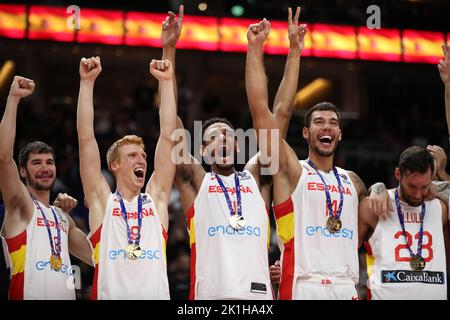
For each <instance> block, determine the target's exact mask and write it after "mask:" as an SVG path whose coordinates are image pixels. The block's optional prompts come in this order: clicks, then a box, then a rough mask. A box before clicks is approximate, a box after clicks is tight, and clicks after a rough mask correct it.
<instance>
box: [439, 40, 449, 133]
mask: <svg viewBox="0 0 450 320" xmlns="http://www.w3.org/2000/svg"><path fill="white" fill-rule="evenodd" d="M442 50H443V51H444V59H443V60H441V61H440V62H439V64H438V69H439V73H440V75H441V79H442V82H443V83H444V86H445V91H444V97H445V115H446V118H447V129H448V134H449V137H450V46H446V45H445V44H444V45H442ZM449 139H450V138H449Z"/></svg>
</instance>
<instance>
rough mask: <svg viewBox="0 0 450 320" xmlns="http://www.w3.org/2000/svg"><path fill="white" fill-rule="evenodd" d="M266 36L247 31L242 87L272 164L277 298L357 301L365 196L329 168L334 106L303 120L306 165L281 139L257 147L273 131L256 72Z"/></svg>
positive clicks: (336, 132)
mask: <svg viewBox="0 0 450 320" xmlns="http://www.w3.org/2000/svg"><path fill="white" fill-rule="evenodd" d="M269 32H270V23H269V21H267V20H265V19H264V20H263V21H261V22H260V23H258V24H253V25H250V27H249V30H248V32H247V39H248V51H247V66H246V88H247V97H248V100H249V105H250V109H251V112H252V118H253V125H254V127H255V129H256V131H257V134H258V142H259V147H260V152H261V155H263V154H264V155H266V154H267V155H268V156H269V157H270V158H271V159H264V162H265V163H267V162H268V161H269V160H270V161H272V162H273V161H279V171H278V172H274V174H273V179H274V190H273V197H274V204H275V206H274V212H275V216H276V220H277V233H278V238H279V243H280V244H281V282H280V289H279V293H280V299H357V298H358V294H357V291H356V287H355V285H356V284H357V282H358V272H359V267H358V252H357V249H358V239H357V234H356V230H357V215H358V198H362V197H363V196H365V195H366V189H365V187H364V184H363V183H362V181H361V180H360V179H359V177H358V176H357V175H356V174H354V173H353V172H350V171H346V170H343V169H341V168H337V167H335V166H334V164H333V155H334V151H335V150H336V148H337V145H338V142H339V141H340V140H341V129H340V117H339V113H338V111H337V109H336V107H335V106H334V105H333V104H331V103H327V102H323V103H319V104H318V105H316V106H314V107H313V108H312V109H310V110H309V111H308V113H307V114H306V117H305V127H304V128H303V137H304V138H305V139H307V140H308V145H309V156H308V159H307V160H306V161H300V162H299V160H298V158H297V155H296V154H295V152H294V151H293V150H292V149H291V148H290V147H289V145H288V144H287V143H286V142H285V141H284V140H282V139H280V140H279V141H272V142H271V143H268V144H264V143H260V142H261V138H264V137H263V136H262V134H263V131H260V129H269V130H267V131H266V132H267V135H269V133H270V130H273V129H275V130H277V129H278V126H277V122H276V121H275V119H274V117H273V115H272V113H271V112H270V111H269V108H268V105H267V83H266V81H265V73H264V65H263V44H264V42H265V40H266V39H267V37H268V35H269ZM265 138H266V139H265V140H266V141H270V137H265ZM263 140H264V139H263ZM277 143H278V147H279V149H278V150H277V147H276V144H277ZM272 144H274V145H272ZM278 154H279V156H278Z"/></svg>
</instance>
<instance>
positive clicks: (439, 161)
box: [427, 145, 450, 181]
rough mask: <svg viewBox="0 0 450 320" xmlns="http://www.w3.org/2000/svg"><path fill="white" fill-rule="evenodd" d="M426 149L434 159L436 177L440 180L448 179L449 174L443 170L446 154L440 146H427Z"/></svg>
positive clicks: (445, 163) (449, 178)
mask: <svg viewBox="0 0 450 320" xmlns="http://www.w3.org/2000/svg"><path fill="white" fill-rule="evenodd" d="M427 150H428V151H429V152H430V154H431V155H432V156H433V158H434V159H435V160H436V162H435V164H436V168H435V169H436V177H437V178H438V179H439V180H441V181H450V175H449V174H448V173H447V171H445V169H446V167H447V155H446V154H445V151H444V149H443V148H442V147H440V146H436V145H434V146H427Z"/></svg>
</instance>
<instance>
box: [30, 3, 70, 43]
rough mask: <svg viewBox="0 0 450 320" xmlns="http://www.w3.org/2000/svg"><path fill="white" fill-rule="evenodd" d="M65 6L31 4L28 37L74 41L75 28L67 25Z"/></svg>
mask: <svg viewBox="0 0 450 320" xmlns="http://www.w3.org/2000/svg"><path fill="white" fill-rule="evenodd" d="M68 18H69V17H68V15H67V12H66V8H60V7H44V6H32V7H30V13H29V16H28V23H29V31H28V37H29V38H30V39H36V40H56V41H68V42H70V41H74V40H75V30H74V29H69V28H68V27H67V20H68Z"/></svg>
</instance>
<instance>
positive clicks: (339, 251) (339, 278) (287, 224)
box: [274, 160, 359, 300]
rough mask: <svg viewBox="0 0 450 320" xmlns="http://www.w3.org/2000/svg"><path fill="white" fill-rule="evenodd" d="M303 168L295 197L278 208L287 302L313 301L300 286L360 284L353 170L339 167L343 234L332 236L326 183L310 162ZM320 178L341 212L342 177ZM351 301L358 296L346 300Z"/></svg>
mask: <svg viewBox="0 0 450 320" xmlns="http://www.w3.org/2000/svg"><path fill="white" fill-rule="evenodd" d="M300 165H301V166H302V174H301V176H300V179H299V181H298V184H297V186H296V188H295V190H294V192H293V193H292V195H291V197H290V198H289V199H288V200H287V201H285V202H284V203H281V204H279V205H277V206H274V213H275V218H276V222H277V234H278V244H279V247H280V251H281V261H280V264H281V282H280V288H279V297H280V299H283V300H290V299H305V298H306V299H308V297H302V295H301V291H302V290H301V289H300V282H307V281H314V282H316V281H317V282H318V283H319V284H336V283H339V284H347V285H350V287H351V286H353V287H354V286H355V285H356V284H357V283H358V280H359V263H358V229H357V227H358V195H357V192H356V189H355V187H354V186H353V183H352V181H351V179H350V177H349V175H348V173H347V171H346V170H343V169H341V168H337V170H338V174H339V176H340V180H341V183H342V188H343V197H344V203H343V208H342V213H341V221H342V229H341V230H340V231H339V232H337V233H335V234H331V233H330V232H329V231H328V229H327V228H326V221H327V219H328V208H327V201H326V195H325V191H324V190H325V189H324V184H323V182H322V180H321V179H320V177H319V175H317V174H316V171H315V170H314V169H313V168H312V167H311V166H310V165H309V164H308V163H307V162H306V161H303V160H302V161H300ZM320 173H321V175H322V177H323V178H324V180H325V182H326V184H327V185H328V188H329V190H330V196H331V201H332V206H333V212H336V211H337V208H338V206H339V201H340V196H339V188H338V183H337V180H336V177H335V176H334V173H333V171H330V172H328V173H326V172H323V171H320ZM347 291H348V290H347ZM353 291H354V292H355V295H357V293H356V290H353ZM299 292H300V293H299ZM342 298H343V297H341V298H339V299H342ZM347 298H348V299H350V298H354V299H357V298H358V297H357V296H355V297H354V296H353V295H352V296H351V297H347V296H346V297H345V298H344V299H347ZM322 299H325V297H322Z"/></svg>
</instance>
